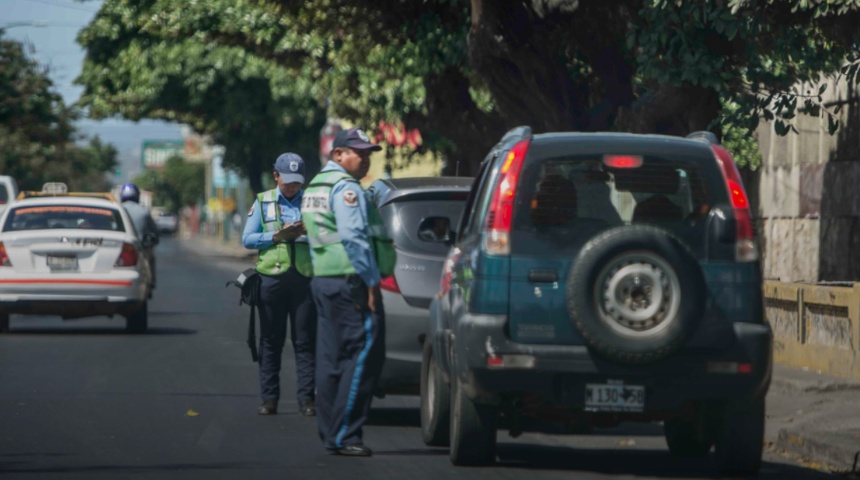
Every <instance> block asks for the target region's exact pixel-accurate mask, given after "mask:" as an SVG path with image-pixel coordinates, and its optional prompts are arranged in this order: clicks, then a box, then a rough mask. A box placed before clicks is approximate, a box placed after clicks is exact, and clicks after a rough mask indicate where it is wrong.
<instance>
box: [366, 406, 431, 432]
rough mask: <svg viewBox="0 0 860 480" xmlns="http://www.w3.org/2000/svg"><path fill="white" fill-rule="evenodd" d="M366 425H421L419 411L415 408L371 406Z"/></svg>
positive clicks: (417, 426)
mask: <svg viewBox="0 0 860 480" xmlns="http://www.w3.org/2000/svg"><path fill="white" fill-rule="evenodd" d="M366 424H367V425H375V426H382V427H416V428H419V427H421V412H420V410H418V409H417V408H411V407H395V408H377V407H374V408H371V409H370V413H369V414H368V416H367V422H366Z"/></svg>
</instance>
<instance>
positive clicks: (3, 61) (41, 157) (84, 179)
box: [0, 29, 117, 191]
mask: <svg viewBox="0 0 860 480" xmlns="http://www.w3.org/2000/svg"><path fill="white" fill-rule="evenodd" d="M79 117H80V113H79V111H78V110H77V109H75V108H72V107H68V106H66V105H65V104H64V103H63V100H62V98H61V97H60V95H59V94H57V93H56V91H54V88H53V84H52V82H51V80H50V78H49V77H48V72H47V70H46V69H45V68H44V67H42V66H40V65H39V64H37V63H36V62H35V61H33V60H32V59H31V58H29V56H28V55H27V52H26V50H25V47H24V46H23V45H22V44H21V43H20V42H15V41H12V40H9V39H6V38H4V37H3V31H2V29H0V174H3V175H10V176H12V177H14V178H15V180H16V181H17V183H18V185H19V186H20V187H21V188H22V189H28V190H38V189H40V188H41V187H42V184H43V183H45V182H48V181H63V182H66V183H67V184H68V186H69V188H70V189H80V190H102V191H103V190H106V189H107V182H106V181H105V178H104V174H105V173H106V172H107V171H109V170H111V169H112V168H114V166H115V165H116V156H117V152H116V149H115V148H114V147H113V146H111V145H106V144H104V143H102V141H101V140H100V139H99V138H98V137H95V138H91V139H89V142H88V143H87V142H86V140H87V139H84V138H82V137H81V135H80V134H79V133H78V132H77V130H76V128H75V127H74V121H75V120H77V119H78V118H79Z"/></svg>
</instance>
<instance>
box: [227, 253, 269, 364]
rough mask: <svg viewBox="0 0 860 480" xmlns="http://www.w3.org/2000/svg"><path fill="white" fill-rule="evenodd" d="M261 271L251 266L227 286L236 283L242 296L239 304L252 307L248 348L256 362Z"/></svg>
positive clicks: (249, 320) (257, 357) (257, 358)
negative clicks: (257, 312)
mask: <svg viewBox="0 0 860 480" xmlns="http://www.w3.org/2000/svg"><path fill="white" fill-rule="evenodd" d="M261 282H262V279H261V278H260V272H258V271H257V270H256V269H254V268H249V269H246V270H245V271H243V272H242V273H240V274H239V276H238V277H237V278H236V280H231V281H229V282H227V285H226V286H227V287H229V286H230V285H235V286H236V287H239V291H240V297H239V305H242V304H245V305H248V306H250V307H251V316H250V318H249V319H248V348H250V349H251V359H252V360H253V361H254V362H258V361H259V356H258V355H257V333H256V331H255V324H256V318H255V317H256V314H255V312H256V310H257V305H258V304H259V303H260V284H261Z"/></svg>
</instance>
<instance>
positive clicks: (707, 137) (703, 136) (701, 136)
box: [685, 130, 720, 145]
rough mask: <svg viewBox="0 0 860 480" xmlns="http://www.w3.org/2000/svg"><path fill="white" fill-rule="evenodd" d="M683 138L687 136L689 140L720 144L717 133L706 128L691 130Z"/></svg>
mask: <svg viewBox="0 0 860 480" xmlns="http://www.w3.org/2000/svg"><path fill="white" fill-rule="evenodd" d="M685 138H689V139H690V140H698V141H700V142H705V143H707V144H710V145H719V144H720V140H719V139H718V138H717V135H716V134H715V133H714V132H709V131H707V130H699V131H697V132H693V133H691V134H689V135H687V136H686V137H685Z"/></svg>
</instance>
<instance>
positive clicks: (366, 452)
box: [337, 443, 373, 457]
mask: <svg viewBox="0 0 860 480" xmlns="http://www.w3.org/2000/svg"><path fill="white" fill-rule="evenodd" d="M337 453H338V454H340V455H346V456H348V457H369V456H371V455H373V450H371V449H370V448H368V447H367V446H366V445H364V444H363V443H357V444H355V445H345V446H343V447H340V448H338V449H337Z"/></svg>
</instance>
